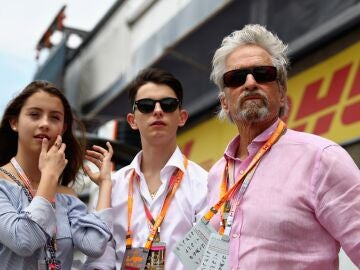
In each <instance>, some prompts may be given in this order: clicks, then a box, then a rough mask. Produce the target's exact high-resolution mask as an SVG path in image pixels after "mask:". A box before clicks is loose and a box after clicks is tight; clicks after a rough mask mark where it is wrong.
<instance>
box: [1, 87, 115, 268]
mask: <svg viewBox="0 0 360 270" xmlns="http://www.w3.org/2000/svg"><path fill="white" fill-rule="evenodd" d="M73 122H74V118H73V115H72V112H71V108H70V105H69V103H68V101H67V100H66V98H65V97H64V95H63V94H62V93H61V91H60V90H59V89H58V88H57V87H56V86H55V85H54V84H52V83H49V82H46V81H34V82H32V83H30V84H29V85H28V86H27V87H26V88H25V89H24V90H23V91H22V92H21V93H20V94H19V95H18V96H17V97H15V98H14V99H13V100H12V101H11V102H10V103H9V105H8V106H7V108H6V110H5V112H4V115H3V118H2V121H1V126H0V166H1V167H0V205H1V207H0V269H7V270H12V269H14V270H15V269H16V270H19V269H34V270H35V269H71V264H72V261H73V254H74V249H75V248H76V249H78V250H80V251H81V252H83V253H84V254H86V255H88V256H101V255H102V253H103V252H104V250H105V247H106V244H107V242H108V240H109V239H110V238H111V230H110V228H111V227H112V223H111V213H110V209H109V208H110V200H111V179H110V178H109V177H108V175H110V173H109V171H110V170H111V168H110V162H109V160H110V159H111V156H112V153H113V150H112V147H111V145H110V144H109V143H107V147H108V149H107V150H106V149H104V148H101V147H98V146H96V147H94V149H93V150H91V151H88V157H87V158H88V159H92V160H95V159H97V160H98V161H96V162H95V165H96V166H97V167H98V168H99V169H100V177H98V178H97V179H98V180H99V183H98V185H99V188H100V191H99V200H98V204H97V209H96V210H97V212H96V213H88V212H87V207H86V205H85V204H84V203H82V202H81V201H80V200H79V199H78V198H77V197H76V195H75V193H74V191H73V190H72V189H71V188H69V187H68V186H69V185H70V184H73V183H74V182H75V181H76V175H77V173H78V171H79V169H80V168H81V167H82V162H83V158H84V156H83V153H84V151H83V149H82V147H81V145H80V143H79V141H78V140H77V139H76V138H75V136H74V134H73ZM89 156H90V157H89ZM90 161H91V160H90ZM103 161H104V162H103ZM86 171H88V168H87V170H86Z"/></svg>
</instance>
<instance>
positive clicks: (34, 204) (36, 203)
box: [24, 196, 56, 236]
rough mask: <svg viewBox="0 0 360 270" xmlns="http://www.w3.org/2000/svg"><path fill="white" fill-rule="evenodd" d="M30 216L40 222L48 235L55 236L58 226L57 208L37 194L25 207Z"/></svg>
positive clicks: (37, 222)
mask: <svg viewBox="0 0 360 270" xmlns="http://www.w3.org/2000/svg"><path fill="white" fill-rule="evenodd" d="M24 211H25V212H26V213H27V214H28V217H29V218H30V219H31V220H33V221H34V222H35V223H36V224H38V225H39V226H40V227H41V228H42V229H43V230H44V231H45V232H46V233H47V234H48V235H50V236H53V235H54V233H55V228H56V217H55V209H54V208H53V207H52V205H51V203H50V202H49V201H48V200H46V199H45V198H43V197H41V196H35V197H34V199H33V200H32V201H31V203H30V204H29V206H28V207H26V208H25V209H24Z"/></svg>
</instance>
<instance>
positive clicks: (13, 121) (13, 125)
mask: <svg viewBox="0 0 360 270" xmlns="http://www.w3.org/2000/svg"><path fill="white" fill-rule="evenodd" d="M9 125H10V127H11V129H12V130H13V131H15V132H17V125H18V119H17V118H11V119H10V120H9Z"/></svg>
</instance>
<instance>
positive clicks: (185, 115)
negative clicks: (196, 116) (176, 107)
mask: <svg viewBox="0 0 360 270" xmlns="http://www.w3.org/2000/svg"><path fill="white" fill-rule="evenodd" d="M179 117H180V121H179V125H178V126H179V127H183V126H184V125H185V123H186V120H187V119H188V118H189V114H188V112H187V111H186V110H183V109H181V110H180V115H179Z"/></svg>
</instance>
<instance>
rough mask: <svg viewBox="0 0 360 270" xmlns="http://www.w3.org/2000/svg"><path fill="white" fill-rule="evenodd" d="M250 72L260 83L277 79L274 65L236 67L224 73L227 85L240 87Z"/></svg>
mask: <svg viewBox="0 0 360 270" xmlns="http://www.w3.org/2000/svg"><path fill="white" fill-rule="evenodd" d="M248 74H251V75H252V76H253V77H254V79H255V81H256V82H258V83H267V82H272V81H275V80H276V79H277V71H276V67H273V66H258V67H253V68H243V69H234V70H230V71H228V72H226V73H225V74H224V75H223V82H224V85H225V87H239V86H241V85H243V84H244V83H245V82H246V77H247V75H248Z"/></svg>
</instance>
